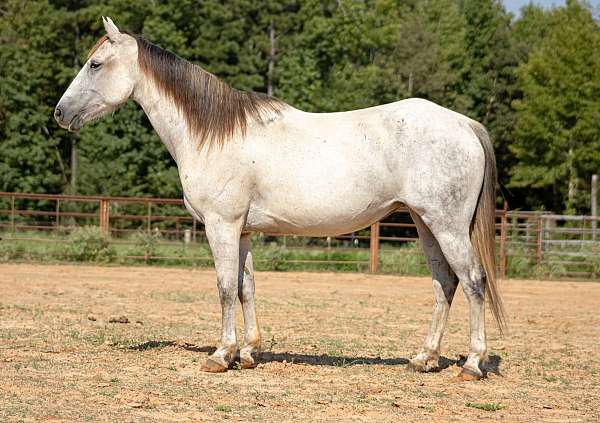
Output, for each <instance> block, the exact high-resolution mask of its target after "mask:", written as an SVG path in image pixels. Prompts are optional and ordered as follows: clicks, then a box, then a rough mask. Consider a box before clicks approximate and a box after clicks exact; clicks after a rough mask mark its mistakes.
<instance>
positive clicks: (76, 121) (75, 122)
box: [65, 114, 83, 133]
mask: <svg viewBox="0 0 600 423" xmlns="http://www.w3.org/2000/svg"><path fill="white" fill-rule="evenodd" d="M82 127H83V119H82V116H81V115H80V114H76V115H75V116H73V119H71V122H69V125H68V126H67V127H66V128H65V129H66V130H67V131H69V132H74V133H77V132H79V130H80V129H81V128H82Z"/></svg>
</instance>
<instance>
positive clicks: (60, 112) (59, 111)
mask: <svg viewBox="0 0 600 423" xmlns="http://www.w3.org/2000/svg"><path fill="white" fill-rule="evenodd" d="M61 116H62V110H60V107H57V108H56V109H55V110H54V117H55V118H56V119H58V118H60V117H61Z"/></svg>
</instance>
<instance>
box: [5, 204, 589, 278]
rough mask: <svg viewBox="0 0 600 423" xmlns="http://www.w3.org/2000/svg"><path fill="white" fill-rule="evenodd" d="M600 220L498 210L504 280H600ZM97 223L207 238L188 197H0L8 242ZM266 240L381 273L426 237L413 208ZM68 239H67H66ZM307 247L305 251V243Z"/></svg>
mask: <svg viewBox="0 0 600 423" xmlns="http://www.w3.org/2000/svg"><path fill="white" fill-rule="evenodd" d="M598 220H600V218H594V217H590V216H564V215H556V214H544V213H539V212H524V211H509V210H508V209H507V207H506V206H505V208H504V209H503V210H496V232H497V245H498V248H497V251H498V257H497V258H498V260H497V261H498V271H499V274H500V276H501V277H506V276H511V275H512V276H515V275H522V274H529V275H532V276H551V277H556V278H578V279H581V278H588V279H595V278H597V277H598V274H599V273H600V260H599V259H598V257H599V254H598V253H600V241H599V240H598V238H599V237H597V233H596V231H597V223H596V224H595V225H594V222H598ZM90 225H93V226H98V227H100V228H101V230H102V231H103V232H104V233H106V234H110V235H111V236H112V237H113V239H115V241H114V242H115V243H117V244H118V243H127V242H128V241H127V240H126V239H127V237H128V236H129V235H131V234H132V233H139V232H140V231H144V232H147V233H151V232H158V233H160V235H161V236H162V237H164V238H166V239H168V240H171V242H173V241H179V242H180V241H182V240H187V241H191V242H198V243H202V242H205V241H206V238H205V235H204V227H203V225H202V224H201V223H200V222H198V221H196V220H195V219H193V218H192V217H191V216H190V215H189V214H188V213H187V212H186V210H185V208H184V207H183V200H180V199H172V198H137V197H105V196H82V195H51V194H32V193H13V192H0V231H1V232H4V233H5V234H7V233H9V234H11V237H6V236H5V239H4V241H3V242H11V241H14V242H17V241H24V240H40V241H41V240H42V239H41V238H36V237H32V236H31V235H27V236H25V235H23V233H24V232H27V231H36V232H43V231H46V232H50V233H55V234H63V235H64V234H68V233H69V232H70V231H72V230H73V229H74V228H77V227H80V226H90ZM186 233H187V236H188V238H186ZM263 240H264V243H265V244H269V245H271V244H273V245H275V246H281V247H285V248H287V249H290V250H291V251H293V249H294V248H298V249H300V248H303V249H304V250H307V249H308V250H311V251H319V248H325V249H326V251H328V252H331V251H334V250H335V251H338V250H339V251H347V250H349V249H354V251H359V252H363V251H364V252H366V251H367V250H368V256H365V257H363V258H358V259H357V258H356V257H354V258H353V257H347V258H345V259H335V258H331V257H329V256H328V258H327V259H326V260H323V259H320V258H311V259H306V258H295V259H293V258H287V259H279V260H280V261H283V262H289V263H305V262H306V263H315V264H316V263H321V262H327V263H329V264H349V265H350V264H351V265H356V266H357V267H356V268H357V269H364V268H365V266H366V268H368V270H369V271H371V272H378V271H380V270H381V267H382V266H381V264H382V260H383V261H385V260H386V258H387V257H388V256H389V254H390V252H391V251H392V250H393V249H394V247H399V246H406V245H409V244H410V243H414V242H416V241H418V237H417V232H416V228H415V225H414V223H413V222H412V220H411V219H410V215H409V213H408V209H407V208H405V207H403V208H400V209H399V210H398V211H396V212H395V213H394V214H392V215H390V216H388V217H386V218H385V219H384V220H383V221H381V222H376V223H374V224H373V225H371V227H370V228H369V229H368V230H367V229H365V230H363V231H359V232H357V233H352V234H346V235H341V236H332V237H320V238H309V237H297V236H273V235H270V234H263ZM299 240H302V242H300V241H299ZM67 241H68V239H67V237H63V238H62V239H60V240H59V242H67ZM292 241H294V242H292ZM53 242H56V239H54V240H53ZM299 242H300V244H301V246H300V247H299V246H297V245H298V244H299ZM288 244H293V245H288ZM294 245H296V246H294ZM343 249H345V250H343ZM328 254H329V253H328ZM402 254H413V255H417V256H419V260H420V262H422V263H423V264H424V262H425V259H424V257H423V255H422V253H420V250H417V249H412V248H403V249H402ZM126 257H129V258H132V259H133V258H139V257H143V258H144V259H145V260H148V259H154V260H165V261H175V260H190V259H193V258H197V259H199V260H201V261H209V260H210V257H209V256H208V255H207V254H203V255H200V256H189V255H181V254H179V255H174V256H167V255H149V254H145V255H143V256H140V255H135V254H129V255H127V256H126ZM261 260H263V261H265V260H269V259H266V258H265V259H261V258H258V259H257V262H260V261H261ZM272 260H274V259H272ZM384 271H385V269H384Z"/></svg>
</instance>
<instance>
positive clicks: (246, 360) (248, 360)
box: [240, 357, 256, 369]
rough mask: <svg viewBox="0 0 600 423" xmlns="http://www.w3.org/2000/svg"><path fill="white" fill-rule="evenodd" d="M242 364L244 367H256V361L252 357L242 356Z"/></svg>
mask: <svg viewBox="0 0 600 423" xmlns="http://www.w3.org/2000/svg"><path fill="white" fill-rule="evenodd" d="M240 366H242V369H254V368H255V367H256V363H255V362H254V360H253V359H252V357H250V358H248V357H240Z"/></svg>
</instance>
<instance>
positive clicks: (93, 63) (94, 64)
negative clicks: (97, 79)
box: [90, 60, 102, 69]
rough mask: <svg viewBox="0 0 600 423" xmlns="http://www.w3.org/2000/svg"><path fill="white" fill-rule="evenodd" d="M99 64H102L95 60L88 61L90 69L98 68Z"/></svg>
mask: <svg viewBox="0 0 600 423" xmlns="http://www.w3.org/2000/svg"><path fill="white" fill-rule="evenodd" d="M100 66H102V63H98V62H96V61H95V60H92V61H91V62H90V69H98V68H99V67H100Z"/></svg>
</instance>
